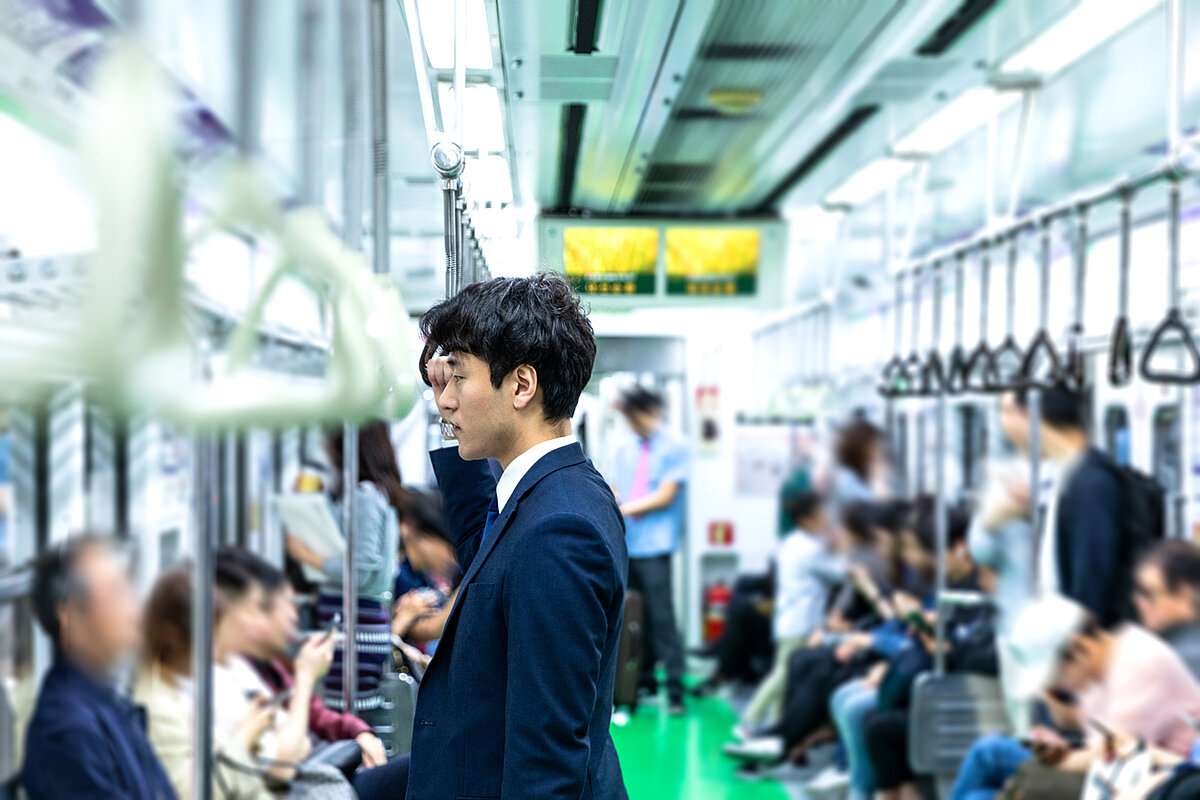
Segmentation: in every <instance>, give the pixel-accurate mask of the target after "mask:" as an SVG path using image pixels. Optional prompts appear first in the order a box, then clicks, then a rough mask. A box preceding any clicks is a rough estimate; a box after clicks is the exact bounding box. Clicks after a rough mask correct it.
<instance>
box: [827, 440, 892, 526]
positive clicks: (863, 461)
mask: <svg viewBox="0 0 1200 800" xmlns="http://www.w3.org/2000/svg"><path fill="white" fill-rule="evenodd" d="M834 458H835V459H836V464H835V465H834V468H833V474H832V475H831V476H830V480H829V488H828V489H827V490H826V497H827V499H828V505H829V509H828V511H829V516H830V519H833V520H841V518H842V512H843V511H844V509H845V507H846V506H847V505H849V504H851V503H871V502H874V501H875V500H877V499H878V492H877V491H876V486H877V485H878V484H879V483H880V471H881V469H882V466H883V431H881V430H879V428H877V427H875V426H874V425H872V424H871V423H870V422H867V421H866V420H864V419H856V420H854V421H852V422H848V423H846V424H845V425H844V426H842V428H841V430H839V431H838V432H837V435H836V438H835V440H834Z"/></svg>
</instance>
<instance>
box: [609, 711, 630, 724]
mask: <svg viewBox="0 0 1200 800" xmlns="http://www.w3.org/2000/svg"><path fill="white" fill-rule="evenodd" d="M629 719H630V715H629V712H628V711H626V710H625V709H623V708H618V709H617V710H616V711H614V712H613V714H612V724H613V725H616V726H617V727H618V728H624V727H625V726H626V725H628V724H629Z"/></svg>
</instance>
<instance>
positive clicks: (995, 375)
mask: <svg viewBox="0 0 1200 800" xmlns="http://www.w3.org/2000/svg"><path fill="white" fill-rule="evenodd" d="M1006 360H1007V361H1013V362H1015V363H1016V364H1017V369H1016V371H1015V372H1014V373H1013V374H1012V376H1011V377H1010V378H1008V379H1007V380H1006V379H1005V377H1004V373H1003V372H1002V371H1001V369H1000V364H1001V362H1002V361H1006ZM1024 364H1025V351H1024V350H1022V349H1021V345H1019V344H1017V338H1016V337H1015V336H1013V335H1012V334H1011V333H1010V334H1008V335H1007V336H1005V337H1004V341H1003V342H1001V343H1000V346H999V347H997V348H996V349H995V350H993V351H992V353H991V355H990V356H989V363H988V369H987V371H986V372H985V373H984V374H985V377H986V381H987V382H986V385H985V386H984V391H986V392H989V393H991V394H1000V393H1002V392H1008V391H1012V390H1013V389H1019V388H1020V387H1021V367H1023V366H1024Z"/></svg>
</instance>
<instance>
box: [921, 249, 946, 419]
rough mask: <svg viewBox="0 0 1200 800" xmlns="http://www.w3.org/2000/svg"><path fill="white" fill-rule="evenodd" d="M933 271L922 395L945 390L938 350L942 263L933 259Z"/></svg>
mask: <svg viewBox="0 0 1200 800" xmlns="http://www.w3.org/2000/svg"><path fill="white" fill-rule="evenodd" d="M930 269H931V271H932V272H933V276H932V287H931V289H930V292H931V294H932V296H933V342H932V343H931V344H930V347H929V355H928V356H926V358H925V363H924V365H923V366H922V367H921V389H920V394H921V395H922V396H923V397H935V396H937V395H940V394H942V393H943V392H945V391H946V368H945V365H944V364H943V363H942V354H941V353H940V352H939V351H938V349H939V346H940V345H941V341H940V339H941V331H942V264H941V262H940V261H935V262H934V263H933V266H932V267H931V268H930Z"/></svg>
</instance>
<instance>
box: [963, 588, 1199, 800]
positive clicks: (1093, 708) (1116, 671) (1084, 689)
mask: <svg viewBox="0 0 1200 800" xmlns="http://www.w3.org/2000/svg"><path fill="white" fill-rule="evenodd" d="M1012 642H1013V646H1014V648H1015V659H1014V660H1015V663H1017V664H1020V665H1021V671H1020V674H1019V675H1018V676H1017V679H1016V683H1017V685H1018V687H1019V688H1020V690H1021V694H1022V695H1023V696H1024V697H1026V698H1028V699H1029V700H1032V699H1033V698H1034V697H1035V696H1037V695H1038V693H1039V692H1043V690H1045V692H1044V693H1043V694H1042V700H1043V702H1045V704H1046V706H1047V707H1048V709H1049V711H1050V714H1051V717H1052V718H1053V722H1054V725H1055V728H1056V729H1057V730H1056V729H1051V728H1048V727H1042V726H1039V727H1035V728H1034V729H1033V731H1032V733H1031V735H1030V741H1031V742H1032V747H1029V748H1027V747H1025V746H1023V745H1022V743H1021V742H1019V741H1018V740H1016V739H1011V738H1008V737H1003V736H992V737H986V738H984V739H980V740H979V741H978V742H976V743H975V744H974V745H973V746H972V747H971V750H970V752H969V753H968V754H967V758H966V760H965V761H964V762H963V764H962V767H961V768H960V770H959V773H958V780H957V781H956V782H955V784H954V789H953V790H952V792H951V794H950V800H983V799H984V798H987V800H992V798H993V797H994V796H995V795H996V793H997V792H998V791H1000V789H1001V788H1003V787H1004V785H1005V783H1006V782H1007V781H1008V780H1009V779H1010V778H1011V777H1012V776H1013V775H1014V774H1016V772H1017V770H1018V769H1019V768H1020V767H1021V765H1022V764H1024V763H1025V762H1027V761H1031V760H1032V759H1034V758H1037V759H1038V760H1039V761H1040V762H1041V763H1043V764H1045V765H1046V766H1049V767H1053V768H1057V769H1062V770H1067V771H1070V772H1077V773H1081V775H1080V785H1081V787H1082V783H1083V781H1082V773H1084V772H1086V771H1087V769H1088V767H1089V765H1090V764H1091V763H1092V761H1094V760H1096V759H1098V758H1102V757H1104V744H1105V742H1104V737H1103V735H1101V733H1100V731H1099V730H1098V728H1097V725H1096V723H1099V724H1100V725H1103V726H1104V727H1105V728H1107V729H1109V730H1111V731H1113V732H1114V733H1115V734H1116V735H1117V737H1118V738H1119V739H1120V741H1119V742H1118V744H1121V745H1123V746H1124V745H1128V744H1129V743H1131V742H1136V741H1138V740H1140V741H1143V742H1145V743H1146V744H1147V745H1149V746H1150V747H1152V748H1160V749H1162V750H1165V751H1167V752H1169V753H1174V754H1177V755H1185V754H1187V752H1188V750H1189V749H1190V747H1191V745H1192V742H1193V741H1194V739H1195V734H1194V733H1193V731H1192V729H1191V726H1190V725H1189V724H1188V723H1187V722H1186V721H1185V719H1184V717H1185V716H1190V717H1192V718H1193V719H1197V718H1200V684H1197V682H1196V679H1195V678H1193V677H1192V675H1191V673H1190V672H1189V671H1188V668H1187V666H1186V665H1185V664H1184V663H1183V661H1182V660H1181V659H1180V658H1179V656H1178V655H1177V654H1176V653H1175V652H1174V651H1172V650H1171V648H1170V647H1169V646H1168V645H1167V644H1166V643H1165V642H1164V641H1163V640H1161V639H1159V638H1158V637H1157V636H1155V635H1153V634H1152V633H1150V632H1148V631H1147V630H1146V629H1144V628H1142V627H1141V626H1139V625H1136V624H1134V623H1129V622H1127V623H1123V624H1121V625H1119V626H1118V627H1116V628H1115V629H1111V630H1110V629H1106V628H1104V627H1103V626H1102V625H1100V623H1099V621H1098V620H1097V619H1096V618H1095V617H1094V616H1093V615H1092V614H1091V613H1090V612H1089V611H1087V610H1086V609H1085V608H1084V607H1082V606H1081V605H1080V604H1078V603H1076V602H1075V601H1073V600H1070V599H1068V598H1065V597H1062V596H1060V595H1050V596H1047V597H1043V598H1041V599H1039V600H1037V601H1034V602H1031V603H1030V604H1028V605H1027V606H1026V607H1025V608H1024V609H1023V610H1022V612H1021V614H1020V617H1019V618H1018V619H1017V621H1016V623H1015V624H1014V626H1013V632H1012ZM1093 720H1094V721H1095V722H1092V721H1093ZM1059 731H1068V732H1077V733H1080V734H1086V742H1085V745H1084V746H1083V747H1072V746H1071V745H1070V744H1068V740H1067V738H1066V737H1065V736H1064V735H1063V734H1062V733H1060V732H1059Z"/></svg>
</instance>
